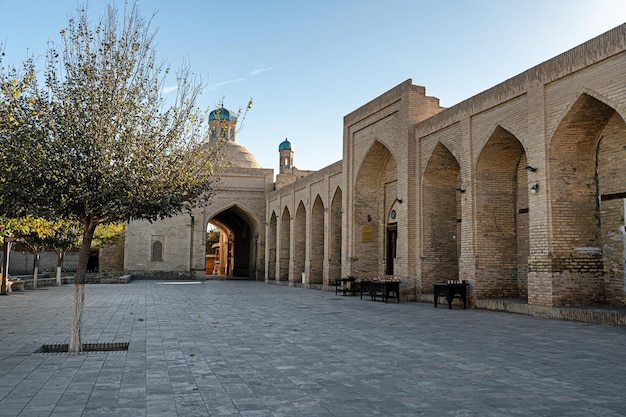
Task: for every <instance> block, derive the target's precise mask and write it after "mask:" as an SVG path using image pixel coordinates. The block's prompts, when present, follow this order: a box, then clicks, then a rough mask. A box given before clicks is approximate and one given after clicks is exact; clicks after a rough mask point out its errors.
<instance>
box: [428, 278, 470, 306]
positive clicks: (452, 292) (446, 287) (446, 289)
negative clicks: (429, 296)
mask: <svg viewBox="0 0 626 417" xmlns="http://www.w3.org/2000/svg"><path fill="white" fill-rule="evenodd" d="M433 286H434V290H435V295H434V299H435V308H437V299H438V298H439V297H442V296H443V297H445V299H446V301H448V309H452V300H454V298H455V297H457V298H460V299H462V300H463V308H464V309H465V308H467V286H468V283H467V281H463V282H458V283H454V284H449V283H447V282H435V283H434V284H433Z"/></svg>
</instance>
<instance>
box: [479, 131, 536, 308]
mask: <svg viewBox="0 0 626 417" xmlns="http://www.w3.org/2000/svg"><path fill="white" fill-rule="evenodd" d="M525 163H526V154H525V151H524V147H523V146H522V144H521V142H520V141H519V140H518V139H517V138H516V137H515V136H514V135H513V134H512V133H511V132H509V131H508V130H506V129H504V128H502V127H501V126H497V127H496V128H495V129H494V131H493V133H492V134H491V136H490V138H489V140H488V141H487V143H486V144H485V146H484V147H483V149H482V151H481V153H480V155H479V157H478V161H477V164H476V173H475V183H476V185H475V189H476V218H475V227H476V234H477V236H480V239H478V240H477V242H476V285H475V289H474V292H475V294H476V298H518V297H520V298H525V296H526V292H527V284H526V282H527V281H526V279H527V278H526V275H525V273H524V271H523V269H520V268H519V265H518V258H520V257H525V258H527V257H528V253H527V251H528V250H527V249H526V253H525V254H520V250H519V249H520V248H519V247H518V243H519V240H520V239H519V237H520V234H525V235H527V230H523V226H522V225H523V224H524V222H523V221H518V220H520V217H519V216H520V215H527V213H528V207H527V203H524V201H527V195H528V190H527V188H526V186H524V185H525V184H528V179H527V177H528V175H527V171H526V170H525V169H524V167H525ZM520 184H521V185H522V186H521V187H520ZM524 205H526V207H522V206H524ZM525 224H526V226H525V227H526V229H527V228H528V226H527V224H528V223H527V220H526V223H525Z"/></svg>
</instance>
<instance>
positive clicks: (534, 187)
mask: <svg viewBox="0 0 626 417" xmlns="http://www.w3.org/2000/svg"><path fill="white" fill-rule="evenodd" d="M537 191H539V184H533V185H531V186H530V192H531V193H533V194H534V193H536V192H537Z"/></svg>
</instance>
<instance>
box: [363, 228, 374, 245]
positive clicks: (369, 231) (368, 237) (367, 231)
mask: <svg viewBox="0 0 626 417" xmlns="http://www.w3.org/2000/svg"><path fill="white" fill-rule="evenodd" d="M373 239H374V229H373V228H372V226H361V242H371V241H372V240H373Z"/></svg>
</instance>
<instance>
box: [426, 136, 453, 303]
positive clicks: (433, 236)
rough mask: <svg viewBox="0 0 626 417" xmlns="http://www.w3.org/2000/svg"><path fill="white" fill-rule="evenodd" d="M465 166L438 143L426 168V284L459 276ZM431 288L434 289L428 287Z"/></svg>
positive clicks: (427, 286)
mask: <svg viewBox="0 0 626 417" xmlns="http://www.w3.org/2000/svg"><path fill="white" fill-rule="evenodd" d="M460 177H461V168H460V166H459V163H458V161H457V160H456V158H455V157H454V156H453V155H452V153H451V152H450V151H449V150H448V148H446V147H445V146H444V145H442V144H441V143H438V144H437V146H435V149H434V150H433V153H432V155H431V157H430V159H429V160H428V165H427V166H426V169H425V170H424V179H423V181H422V184H423V198H422V213H423V225H422V230H423V248H424V249H423V251H424V252H423V260H422V274H421V275H422V288H423V289H424V290H432V288H433V285H432V284H433V283H434V282H438V281H439V282H440V281H445V280H448V279H458V277H459V256H460V243H461V196H462V194H461V193H459V192H457V191H456V188H458V187H460ZM428 292H430V291H428Z"/></svg>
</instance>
